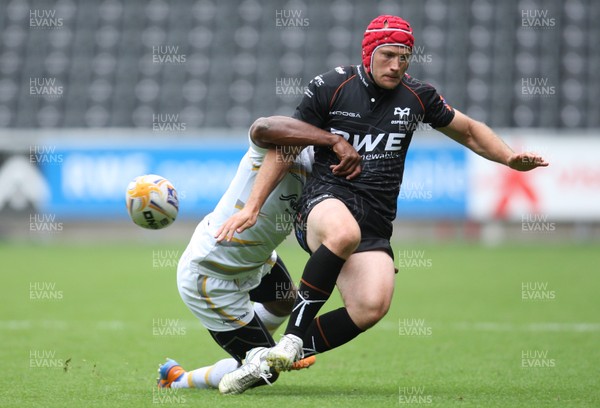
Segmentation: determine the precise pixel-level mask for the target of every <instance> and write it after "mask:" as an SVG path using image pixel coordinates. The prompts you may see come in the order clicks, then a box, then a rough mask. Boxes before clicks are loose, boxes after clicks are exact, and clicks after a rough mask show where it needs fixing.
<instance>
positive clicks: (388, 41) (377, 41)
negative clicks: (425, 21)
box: [362, 16, 415, 72]
mask: <svg viewBox="0 0 600 408" xmlns="http://www.w3.org/2000/svg"><path fill="white" fill-rule="evenodd" d="M414 42H415V38H414V37H413V31H412V28H411V27H410V24H408V22H407V21H406V20H403V19H402V18H400V17H396V16H379V17H377V18H376V19H374V20H373V21H371V23H370V24H369V26H368V27H367V30H366V31H365V36H364V38H363V42H362V58H363V64H364V66H365V70H366V71H367V72H371V65H372V64H373V54H375V50H377V48H379V47H382V46H384V45H400V46H404V47H409V48H412V47H413V44H414Z"/></svg>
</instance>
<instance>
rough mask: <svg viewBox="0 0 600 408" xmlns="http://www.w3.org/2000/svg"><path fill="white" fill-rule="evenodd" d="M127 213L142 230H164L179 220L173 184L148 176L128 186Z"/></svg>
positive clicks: (157, 177) (141, 177)
mask: <svg viewBox="0 0 600 408" xmlns="http://www.w3.org/2000/svg"><path fill="white" fill-rule="evenodd" d="M126 200H127V212H128V213H129V216H130V217H131V220H132V221H133V222H134V223H136V224H137V225H139V226H140V227H142V228H148V229H155V230H158V229H163V228H165V227H168V226H169V225H171V224H172V223H173V221H175V218H177V213H178V212H179V200H178V199H177V191H176V190H175V187H173V184H171V183H170V182H169V180H167V179H166V178H164V177H161V176H157V175H156V174H147V175H145V176H139V177H136V178H135V179H134V180H133V181H132V182H131V183H129V185H128V186H127V193H126Z"/></svg>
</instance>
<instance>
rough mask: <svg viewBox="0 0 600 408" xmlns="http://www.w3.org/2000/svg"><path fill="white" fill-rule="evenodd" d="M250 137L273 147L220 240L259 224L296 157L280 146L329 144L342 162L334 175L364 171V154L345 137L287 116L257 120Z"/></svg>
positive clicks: (221, 231)
mask: <svg viewBox="0 0 600 408" xmlns="http://www.w3.org/2000/svg"><path fill="white" fill-rule="evenodd" d="M250 137H251V138H252V140H253V141H254V143H256V144H257V145H258V146H260V147H264V148H269V151H268V152H267V154H266V155H265V158H264V160H263V164H262V165H261V167H260V170H259V172H258V174H257V176H256V181H255V182H254V186H253V187H252V191H251V193H250V196H249V197H248V201H247V202H246V204H245V205H244V208H243V209H242V210H240V211H239V212H237V213H235V214H234V215H232V216H231V217H229V219H228V220H227V221H225V223H224V224H223V225H222V226H221V227H220V228H219V230H218V231H217V233H216V234H215V238H216V239H217V242H221V241H222V240H223V239H227V241H231V239H232V238H233V234H234V233H235V232H237V233H238V234H239V233H241V232H242V231H244V230H245V229H247V228H250V227H252V226H253V225H254V224H255V223H256V219H257V218H258V214H259V212H260V209H261V208H262V206H263V204H264V203H265V201H266V200H267V198H268V196H269V194H271V192H272V191H273V189H275V187H276V186H277V184H278V183H279V182H280V181H281V179H282V178H283V176H284V175H285V174H286V173H287V171H288V170H289V168H290V166H291V165H292V163H293V162H294V160H295V156H296V155H297V154H298V153H300V150H301V149H298V150H297V151H295V153H296V154H292V155H289V154H287V155H284V154H283V153H282V151H281V149H277V148H276V147H277V146H302V147H304V146H309V145H315V146H328V147H331V148H332V149H333V151H334V152H335V154H336V155H337V157H338V158H339V159H340V163H339V164H337V165H334V166H331V169H332V171H333V173H334V174H336V175H338V176H342V177H343V176H345V177H346V178H347V179H352V178H354V177H356V176H357V175H358V174H359V173H360V170H361V167H360V161H361V156H360V155H359V154H358V153H357V152H356V150H355V149H354V148H353V147H352V146H351V145H350V144H349V143H348V142H347V141H346V139H344V138H343V137H341V136H337V135H334V134H331V133H329V132H326V131H324V130H322V129H319V128H317V127H315V126H312V125H309V124H308V123H305V122H302V121H299V120H296V119H292V118H288V117H284V116H272V117H269V118H259V119H257V120H256V121H255V122H254V123H253V124H252V126H251V128H250Z"/></svg>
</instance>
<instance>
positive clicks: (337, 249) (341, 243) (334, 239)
mask: <svg viewBox="0 0 600 408" xmlns="http://www.w3.org/2000/svg"><path fill="white" fill-rule="evenodd" d="M360 237H361V236H360V227H359V226H358V224H356V223H354V224H350V225H346V226H344V227H343V228H338V229H335V230H332V231H330V233H329V234H328V236H327V238H326V239H325V240H323V244H324V245H325V246H326V247H327V248H329V250H330V251H332V252H333V253H335V254H337V255H338V256H341V257H344V258H347V257H349V256H350V255H351V254H352V253H353V252H354V251H355V250H356V248H358V245H359V244H360Z"/></svg>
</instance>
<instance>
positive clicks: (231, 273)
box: [158, 116, 361, 388]
mask: <svg viewBox="0 0 600 408" xmlns="http://www.w3.org/2000/svg"><path fill="white" fill-rule="evenodd" d="M249 144H250V147H249V149H248V151H247V153H246V154H245V155H244V157H243V158H242V160H241V162H240V165H239V167H238V170H237V173H236V175H235V177H234V179H233V180H232V182H231V184H230V185H229V187H228V189H227V191H226V192H225V194H224V195H223V197H222V198H221V200H220V201H219V203H218V204H217V206H216V208H215V209H214V211H213V212H212V213H210V214H208V215H207V216H206V217H205V218H204V219H203V220H202V221H201V222H200V224H198V226H197V228H196V230H195V232H194V234H193V236H192V238H191V240H190V243H189V245H188V246H187V248H186V250H185V251H184V253H183V255H182V256H181V259H180V260H179V264H178V268H177V286H178V288H179V293H180V295H181V298H182V299H183V301H184V303H185V304H186V306H187V307H188V308H189V309H190V311H191V312H192V313H193V314H194V315H195V316H196V317H197V318H198V319H199V320H200V322H201V323H202V324H203V325H204V327H206V328H207V329H208V331H209V333H210V334H211V336H212V337H213V339H214V340H215V341H216V342H217V343H218V344H219V345H220V346H221V347H222V348H223V349H224V350H225V351H227V352H228V353H229V354H230V355H231V356H232V358H226V359H223V360H220V361H218V362H217V363H215V364H213V365H210V366H205V367H201V368H198V369H196V370H193V371H185V370H184V369H183V368H182V367H181V366H180V365H179V364H178V363H177V362H176V361H174V360H171V359H167V362H166V363H165V364H163V365H161V366H160V368H159V373H160V377H159V379H158V386H159V387H164V388H216V387H218V384H219V382H220V380H221V378H222V377H223V376H224V375H225V374H227V373H228V372H231V371H233V370H235V369H237V368H238V367H239V366H240V365H241V363H242V361H244V360H245V362H246V363H248V362H252V361H256V362H257V364H260V362H261V361H264V359H261V357H263V356H262V353H263V351H266V350H267V348H268V347H272V346H274V345H275V342H274V340H273V337H272V333H273V332H274V331H275V330H276V329H277V328H278V327H279V326H280V325H281V324H282V323H283V321H284V320H285V319H286V318H287V316H289V314H290V313H291V310H292V307H293V304H294V300H295V296H296V287H295V286H294V284H293V281H292V279H291V277H290V275H289V273H288V272H287V270H286V268H285V265H284V264H283V262H282V260H281V259H280V258H279V257H278V256H277V253H276V252H275V248H276V247H277V246H278V245H279V244H280V243H281V242H282V241H283V240H284V239H285V238H286V236H287V235H288V234H289V232H291V230H292V222H293V217H294V214H295V208H294V207H295V205H296V203H297V201H298V199H299V197H300V194H301V192H302V187H303V185H304V183H305V181H306V177H307V175H308V174H309V173H310V171H311V167H312V162H313V157H312V156H313V152H312V148H307V149H301V148H292V147H290V146H311V145H317V146H324V147H329V148H331V149H332V150H333V152H334V153H335V154H336V155H337V157H338V158H339V160H340V162H339V164H337V165H335V166H332V172H333V174H335V175H336V176H339V177H345V178H353V177H355V176H357V175H358V174H359V172H360V160H361V158H360V156H359V155H358V153H357V152H356V151H355V150H354V148H353V147H352V146H351V145H350V144H349V143H348V142H346V140H345V139H344V138H341V137H339V136H337V135H333V134H331V133H329V132H326V131H323V130H321V129H318V128H316V127H314V126H311V125H309V124H307V123H304V122H301V121H298V120H295V119H292V118H288V117H282V116H275V117H270V118H260V119H258V120H257V121H255V122H254V124H253V125H252V127H251V128H250V131H249ZM278 145H287V146H288V148H287V149H284V148H276V146H278ZM289 160H293V161H294V163H293V164H292V165H291V167H290V169H289V171H287V173H285V174H284V175H283V176H282V178H281V179H280V180H278V184H277V185H276V187H275V188H274V190H273V192H272V193H271V194H270V195H269V196H268V198H266V201H264V202H256V203H254V202H247V200H248V198H249V196H250V192H251V191H252V189H253V188H254V189H261V190H265V191H266V190H268V191H271V189H273V185H267V184H268V183H265V181H264V180H269V179H270V178H269V177H268V175H267V174H266V173H265V172H259V171H258V170H259V169H260V167H261V166H262V165H263V164H266V163H269V166H266V168H273V169H276V168H277V167H278V163H281V164H282V165H283V163H285V162H286V161H289ZM258 196H263V195H262V194H259V195H258ZM244 207H247V208H246V209H248V207H253V208H261V211H260V214H259V215H258V218H257V219H256V224H255V225H254V227H253V228H251V229H247V230H245V231H243V232H241V233H239V234H237V235H236V236H235V237H228V238H229V239H228V240H223V238H224V236H223V234H221V229H220V227H221V226H222V224H223V223H224V222H225V221H226V220H228V219H230V217H232V216H234V217H235V214H236V213H237V212H239V211H240V210H241V209H242V208H244ZM220 235H221V236H220ZM251 349H252V350H253V353H252V355H246V353H247V352H248V351H249V350H251ZM313 362H314V357H311V358H309V359H306V360H304V361H302V360H301V361H299V362H298V364H297V365H296V368H302V367H305V366H308V365H310V364H312V363H313ZM259 375H260V377H262V380H261V381H258V382H256V384H254V386H256V385H262V384H265V383H266V382H273V381H275V380H276V377H277V373H275V372H272V371H270V370H269V368H268V367H264V370H262V371H260V374H259Z"/></svg>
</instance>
